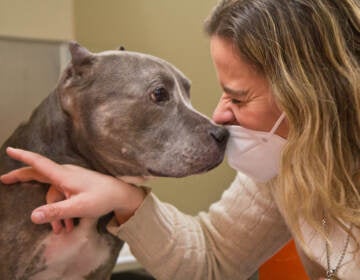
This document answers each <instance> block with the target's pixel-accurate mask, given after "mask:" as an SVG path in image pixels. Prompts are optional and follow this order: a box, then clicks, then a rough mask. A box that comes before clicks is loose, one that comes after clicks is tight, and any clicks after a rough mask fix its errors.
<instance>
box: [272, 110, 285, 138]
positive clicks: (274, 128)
mask: <svg viewBox="0 0 360 280" xmlns="http://www.w3.org/2000/svg"><path fill="white" fill-rule="evenodd" d="M283 119H285V113H284V112H282V113H281V115H280V117H279V119H278V120H277V121H276V122H275V124H274V126H273V128H272V129H271V130H270V132H269V133H270V134H271V135H273V134H274V133H275V131H276V130H277V129H278V127H279V126H280V124H281V122H282V121H283Z"/></svg>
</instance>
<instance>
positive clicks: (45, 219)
mask: <svg viewBox="0 0 360 280" xmlns="http://www.w3.org/2000/svg"><path fill="white" fill-rule="evenodd" d="M74 203H75V201H73V200H71V199H67V200H62V201H59V202H56V203H51V204H47V205H43V206H41V207H39V208H36V209H35V210H34V211H33V212H32V213H31V220H32V221H33V223H35V224H44V223H50V222H53V221H56V220H63V219H67V218H74V217H76V215H74V214H75V213H73V211H71V209H72V208H75V207H74Z"/></svg>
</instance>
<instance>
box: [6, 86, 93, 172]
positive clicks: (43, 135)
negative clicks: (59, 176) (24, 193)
mask: <svg viewBox="0 0 360 280" xmlns="http://www.w3.org/2000/svg"><path fill="white" fill-rule="evenodd" d="M70 135H71V120H70V118H69V116H67V115H66V113H65V112H64V111H63V110H62V108H61V105H60V101H59V98H58V94H57V92H56V90H55V91H53V92H52V93H51V94H50V95H49V96H48V97H47V98H46V99H45V100H43V102H42V103H41V104H40V105H39V106H38V107H37V108H36V109H35V111H34V112H33V113H32V115H31V116H30V118H29V120H28V121H27V122H25V123H23V124H21V125H20V126H19V127H18V128H17V129H16V130H15V131H14V133H13V134H12V135H11V136H10V137H9V138H8V140H7V141H6V142H5V143H4V144H3V146H2V147H1V154H0V158H1V160H5V163H6V164H3V165H7V166H3V168H4V169H12V168H16V167H18V166H20V165H21V164H20V163H16V162H14V161H12V160H10V159H9V158H8V157H6V156H5V149H6V147H8V146H11V147H16V148H21V149H25V150H30V151H33V152H37V153H40V154H42V155H44V156H46V157H49V158H50V159H52V160H55V161H56V162H58V163H71V164H77V165H81V166H84V167H89V162H88V161H87V160H86V159H84V158H83V157H82V156H81V155H80V154H79V152H78V151H77V149H76V146H75V145H73V143H72V141H71V136H70ZM4 171H7V170H4Z"/></svg>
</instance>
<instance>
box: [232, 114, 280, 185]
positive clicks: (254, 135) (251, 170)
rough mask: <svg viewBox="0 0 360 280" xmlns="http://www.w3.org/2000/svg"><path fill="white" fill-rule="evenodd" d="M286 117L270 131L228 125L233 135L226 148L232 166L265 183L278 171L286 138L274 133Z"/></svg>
mask: <svg viewBox="0 0 360 280" xmlns="http://www.w3.org/2000/svg"><path fill="white" fill-rule="evenodd" d="M284 118H285V113H282V114H281V116H280V117H279V119H278V120H277V121H276V123H275V124H274V127H273V128H272V129H271V131H270V132H263V131H257V130H251V129H247V128H244V127H241V126H238V125H229V126H226V128H227V129H228V130H229V132H230V138H229V141H228V144H227V147H226V150H227V159H228V163H229V165H230V166H231V167H232V168H233V169H235V170H237V171H240V172H242V173H244V174H246V175H248V176H249V177H251V178H252V179H253V180H254V181H255V182H261V183H263V182H266V181H268V180H270V179H271V178H273V177H275V176H276V175H277V174H278V172H279V166H280V159H281V150H282V148H283V146H284V145H285V143H286V139H284V138H282V137H280V136H278V135H276V134H275V131H276V129H277V128H278V127H279V125H280V124H281V122H282V120H283V119H284Z"/></svg>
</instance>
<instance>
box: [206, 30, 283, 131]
mask: <svg viewBox="0 0 360 280" xmlns="http://www.w3.org/2000/svg"><path fill="white" fill-rule="evenodd" d="M210 51H211V57H212V59H213V63H214V65H215V69H216V72H217V77H218V80H219V83H220V86H221V88H222V95H221V98H220V101H219V104H218V105H217V107H216V109H215V111H214V114H213V120H214V121H215V122H216V123H218V124H223V125H225V124H226V125H241V126H242V127H245V128H249V129H253V130H260V131H270V130H271V128H272V127H273V126H274V124H275V122H276V121H277V119H278V118H279V117H280V115H281V111H280V110H279V108H278V106H277V105H276V104H275V101H274V98H273V96H272V94H271V89H270V86H269V83H268V81H267V80H266V78H265V77H264V75H262V74H260V73H258V72H256V70H255V69H254V68H253V67H252V66H251V65H249V64H248V63H246V62H245V61H244V60H243V59H242V58H241V57H240V54H239V53H238V52H237V49H236V48H235V46H234V45H233V43H232V41H231V40H229V39H225V38H222V37H219V36H212V38H211V40H210ZM287 133H288V125H287V122H286V120H284V121H282V123H281V125H280V126H279V128H278V129H277V131H276V134H278V135H280V136H282V137H284V138H286V136H287Z"/></svg>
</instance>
